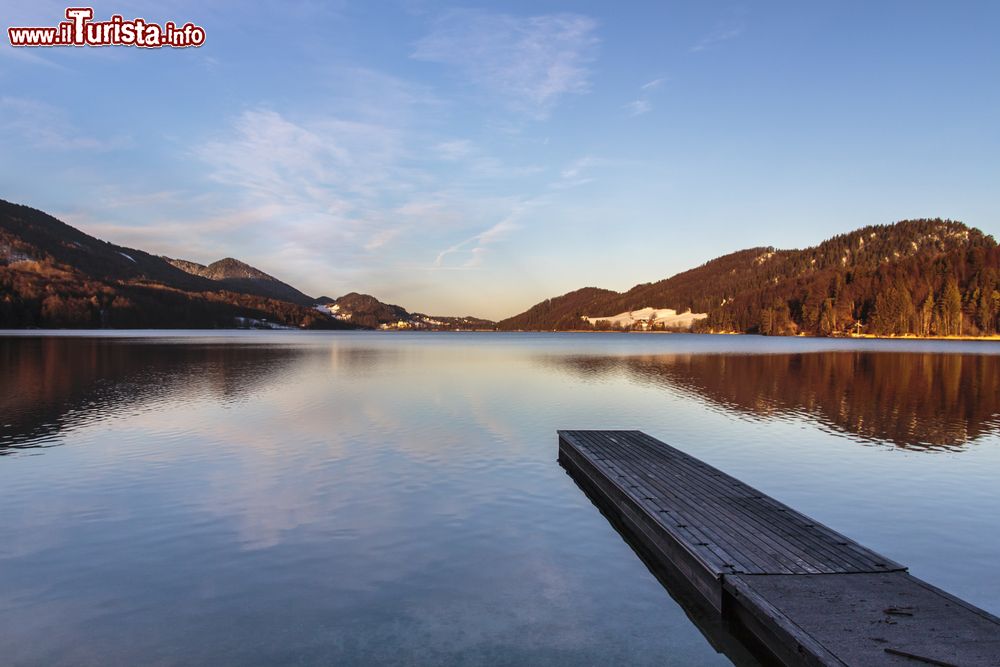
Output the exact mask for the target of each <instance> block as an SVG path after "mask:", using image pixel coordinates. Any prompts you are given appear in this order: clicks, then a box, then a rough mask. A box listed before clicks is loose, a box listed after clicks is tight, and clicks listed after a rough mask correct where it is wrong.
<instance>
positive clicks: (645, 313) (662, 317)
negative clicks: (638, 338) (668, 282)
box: [583, 307, 708, 328]
mask: <svg viewBox="0 0 1000 667" xmlns="http://www.w3.org/2000/svg"><path fill="white" fill-rule="evenodd" d="M706 317H708V313H692V312H691V311H690V310H685V311H684V312H683V313H678V312H677V311H676V310H674V309H673V308H648V307H647V308H642V309H640V310H631V311H629V312H627V313H618V314H617V315H609V316H604V317H588V316H586V315H584V316H583V319H585V320H587V321H588V322H590V323H591V324H597V323H598V322H600V321H602V320H603V321H606V322H610V323H611V324H612V325H614V326H616V327H634V326H637V325H638V326H656V327H670V328H678V327H690V326H691V325H692V324H694V323H695V322H697V321H698V320H703V319H705V318H706Z"/></svg>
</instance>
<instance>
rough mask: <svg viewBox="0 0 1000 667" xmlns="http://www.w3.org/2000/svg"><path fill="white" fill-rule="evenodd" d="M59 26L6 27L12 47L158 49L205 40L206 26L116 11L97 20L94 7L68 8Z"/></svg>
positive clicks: (201, 42)
mask: <svg viewBox="0 0 1000 667" xmlns="http://www.w3.org/2000/svg"><path fill="white" fill-rule="evenodd" d="M66 18H67V19H68V20H66V21H61V22H60V23H59V25H57V26H54V27H47V28H29V27H23V28H16V27H11V28H7V36H8V37H9V38H10V45H11V46H139V47H142V48H146V49H158V48H160V47H164V46H169V47H172V48H184V47H187V46H201V45H202V44H204V43H205V29H204V28H202V27H201V26H197V25H195V24H193V23H190V22H188V23H185V24H184V25H182V26H178V25H177V24H176V23H174V22H173V21H167V22H166V23H164V24H163V25H162V26H161V25H159V24H156V23H147V22H146V20H145V19H140V18H135V19H132V20H131V21H126V20H125V19H124V18H122V17H121V16H120V15H118V14H115V15H113V16H112V17H111V19H110V20H108V21H94V20H92V19H93V18H94V10H93V8H91V7H69V8H67V9H66Z"/></svg>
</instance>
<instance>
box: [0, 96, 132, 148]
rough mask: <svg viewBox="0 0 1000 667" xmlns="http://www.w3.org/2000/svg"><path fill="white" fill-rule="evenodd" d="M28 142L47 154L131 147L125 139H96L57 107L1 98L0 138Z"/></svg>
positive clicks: (31, 101) (19, 98) (31, 100)
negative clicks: (47, 152) (59, 151)
mask: <svg viewBox="0 0 1000 667" xmlns="http://www.w3.org/2000/svg"><path fill="white" fill-rule="evenodd" d="M6 134H10V135H12V139H11V141H13V140H14V139H19V140H21V141H27V143H29V144H30V145H31V146H33V147H34V148H42V149H47V150H81V149H83V150H90V151H110V150H114V149H117V148H124V147H126V146H128V145H130V143H131V142H130V141H129V139H128V137H124V136H122V137H111V138H97V137H94V136H90V135H89V134H87V133H86V132H84V131H83V130H81V129H80V128H78V127H76V126H75V125H74V124H73V123H72V122H71V121H70V116H69V114H68V113H66V112H65V111H63V110H62V109H60V108H58V107H54V106H52V105H50V104H46V103H44V102H40V101H38V100H34V99H29V98H24V97H0V136H3V135H6Z"/></svg>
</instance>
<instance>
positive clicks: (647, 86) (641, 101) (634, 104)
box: [625, 77, 667, 116]
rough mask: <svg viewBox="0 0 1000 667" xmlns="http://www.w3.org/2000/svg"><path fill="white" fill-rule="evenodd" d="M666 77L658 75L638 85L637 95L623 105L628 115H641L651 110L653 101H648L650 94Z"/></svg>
mask: <svg viewBox="0 0 1000 667" xmlns="http://www.w3.org/2000/svg"><path fill="white" fill-rule="evenodd" d="M666 80H667V79H666V77H660V78H658V79H653V80H652V81H647V82H646V83H644V84H642V85H641V86H639V96H638V97H637V98H636V99H634V100H632V101H631V102H629V103H628V104H626V105H625V109H626V110H628V112H629V115H630V116H641V115H642V114H644V113H648V112H650V111H652V110H653V103H652V101H650V98H651V96H652V94H653V93H654V92H655V91H656V90H657V89H659V88H660V87H661V86H662V85H663V83H664V82H665V81H666Z"/></svg>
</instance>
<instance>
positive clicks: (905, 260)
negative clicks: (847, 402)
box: [498, 219, 1000, 336]
mask: <svg viewBox="0 0 1000 667" xmlns="http://www.w3.org/2000/svg"><path fill="white" fill-rule="evenodd" d="M644 307H653V308H672V309H675V310H677V311H679V312H681V311H686V310H691V311H693V312H696V313H706V314H707V315H708V317H707V318H705V319H704V320H702V321H700V322H699V323H698V324H697V325H696V326H697V328H698V329H699V330H703V331H737V332H758V333H765V334H796V333H807V334H813V335H837V334H844V333H849V332H853V333H871V334H877V335H902V334H915V335H943V336H946V335H989V334H994V333H996V332H997V329H998V321H997V318H998V315H1000V251H998V248H997V244H996V241H995V240H994V239H993V238H992V237H990V236H987V235H985V234H983V233H982V232H981V231H979V230H977V229H974V228H970V227H967V226H965V225H963V224H962V223H959V222H954V221H950V220H940V219H933V220H927V219H922V220H906V221H902V222H898V223H895V224H892V225H877V226H871V227H865V228H863V229H859V230H857V231H854V232H850V233H848V234H842V235H839V236H835V237H833V238H831V239H829V240H828V241H825V242H823V243H821V244H819V245H818V246H815V247H813V248H807V249H805V250H776V249H775V248H752V249H749V250H741V251H739V252H735V253H732V254H729V255H725V256H723V257H719V258H717V259H714V260H712V261H710V262H707V263H706V264H704V265H702V266H700V267H697V268H695V269H691V270H690V271H685V272H684V273H680V274H677V275H675V276H673V277H671V278H667V279H665V280H661V281H658V282H655V283H646V284H642V285H637V286H635V287H633V288H632V289H630V290H628V291H627V292H624V293H618V292H612V291H609V290H599V289H596V288H586V289H584V290H578V291H576V292H570V293H569V294H567V295H564V296H562V297H557V298H555V299H549V300H547V301H545V302H542V303H541V304H538V305H536V306H534V307H533V308H531V309H529V310H528V311H526V312H525V313H522V314H521V315H517V316H515V317H512V318H510V319H508V320H504V321H502V322H500V323H499V325H498V326H499V327H500V328H501V329H507V330H513V329H587V328H590V326H589V324H588V323H587V322H584V321H583V320H582V319H581V318H582V317H583V316H585V315H586V316H589V317H600V316H605V315H608V316H610V315H613V314H615V313H620V312H625V311H629V310H638V309H641V308H644Z"/></svg>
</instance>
